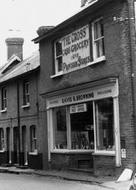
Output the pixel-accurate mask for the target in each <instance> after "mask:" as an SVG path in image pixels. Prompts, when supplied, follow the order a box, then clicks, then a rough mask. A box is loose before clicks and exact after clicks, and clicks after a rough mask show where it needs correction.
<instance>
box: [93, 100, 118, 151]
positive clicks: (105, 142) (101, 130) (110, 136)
mask: <svg viewBox="0 0 136 190" xmlns="http://www.w3.org/2000/svg"><path fill="white" fill-rule="evenodd" d="M96 140H97V144H96V146H97V147H96V148H97V149H98V150H114V148H115V147H114V122H113V99H112V98H107V99H103V100H98V101H96Z"/></svg>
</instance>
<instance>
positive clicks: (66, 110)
mask: <svg viewBox="0 0 136 190" xmlns="http://www.w3.org/2000/svg"><path fill="white" fill-rule="evenodd" d="M46 103H47V104H46V105H47V115H48V134H49V135H48V143H49V150H50V151H49V159H50V153H51V152H54V153H57V152H62V153H68V152H69V153H70V152H75V153H78V152H82V153H83V152H93V154H95V155H97V154H98V155H99V154H102V155H111V156H116V166H120V164H121V157H120V132H119V131H120V130H119V108H118V80H116V82H115V83H112V84H106V85H103V86H99V87H95V88H87V89H84V90H79V91H75V92H72V93H68V94H63V95H61V94H59V96H55V97H52V98H48V99H47V102H46Z"/></svg>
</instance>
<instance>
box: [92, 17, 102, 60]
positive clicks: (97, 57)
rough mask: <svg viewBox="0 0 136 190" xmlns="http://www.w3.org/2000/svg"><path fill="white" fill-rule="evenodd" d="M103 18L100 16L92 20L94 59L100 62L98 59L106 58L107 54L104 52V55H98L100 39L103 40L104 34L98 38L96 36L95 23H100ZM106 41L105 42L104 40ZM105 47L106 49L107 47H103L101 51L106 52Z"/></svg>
mask: <svg viewBox="0 0 136 190" xmlns="http://www.w3.org/2000/svg"><path fill="white" fill-rule="evenodd" d="M101 20H103V18H102V17H101V18H99V19H97V20H95V21H94V22H92V50H93V51H92V52H93V60H94V61H95V62H98V61H102V60H105V55H104V54H103V55H101V56H97V53H98V52H97V43H99V41H102V40H104V35H103V36H100V37H98V38H95V24H96V23H98V24H99V22H100V21H101ZM99 26H100V24H99ZM103 43H104V42H103ZM104 49H105V47H104V48H103V49H101V50H100V51H103V52H104Z"/></svg>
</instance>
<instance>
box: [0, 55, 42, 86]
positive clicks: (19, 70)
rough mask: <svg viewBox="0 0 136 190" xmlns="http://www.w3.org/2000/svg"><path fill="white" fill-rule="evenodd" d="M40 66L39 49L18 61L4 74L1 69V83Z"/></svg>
mask: <svg viewBox="0 0 136 190" xmlns="http://www.w3.org/2000/svg"><path fill="white" fill-rule="evenodd" d="M39 66H40V59H39V51H36V52H34V53H33V54H32V55H31V56H30V57H28V58H26V59H25V60H23V61H21V62H20V63H18V64H17V65H16V66H15V67H14V68H13V69H11V70H10V71H9V72H7V73H4V74H2V69H1V70H0V83H2V82H5V81H8V80H10V79H13V78H15V77H17V76H20V75H23V74H25V73H27V72H30V71H33V70H35V69H37V68H38V67H39Z"/></svg>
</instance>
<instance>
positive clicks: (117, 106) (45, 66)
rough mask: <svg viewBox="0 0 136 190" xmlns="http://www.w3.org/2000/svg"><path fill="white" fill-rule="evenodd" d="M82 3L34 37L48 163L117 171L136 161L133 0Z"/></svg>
mask: <svg viewBox="0 0 136 190" xmlns="http://www.w3.org/2000/svg"><path fill="white" fill-rule="evenodd" d="M82 5H85V6H83V8H82V10H81V11H80V12H78V13H77V14H75V15H74V16H72V17H71V18H69V19H67V20H65V21H64V22H62V23H60V24H59V25H57V26H56V27H54V28H53V27H40V28H39V30H38V34H39V36H38V37H37V38H35V39H34V42H35V43H39V49H40V67H41V70H40V85H39V92H40V94H41V96H42V98H43V100H44V105H43V109H46V113H47V114H45V113H44V112H43V114H45V115H43V118H44V117H45V123H44V122H42V126H41V127H42V129H44V130H45V136H44V139H45V142H46V143H45V144H46V145H48V151H47V149H46V148H47V147H46V148H45V149H44V148H43V151H44V155H45V157H44V159H43V165H46V164H47V165H48V167H51V168H57V169H62V168H63V169H78V170H89V171H91V172H94V173H95V174H105V175H117V174H119V173H121V171H122V170H123V169H124V168H132V169H134V168H135V163H136V79H135V78H136V63H135V60H136V59H135V42H136V40H135V11H134V5H135V2H134V1H133V0H114V1H113V0H90V1H82ZM46 120H47V121H46Z"/></svg>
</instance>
